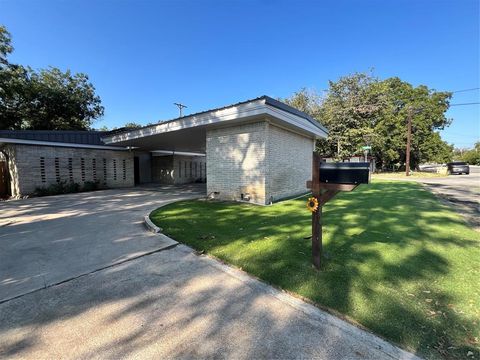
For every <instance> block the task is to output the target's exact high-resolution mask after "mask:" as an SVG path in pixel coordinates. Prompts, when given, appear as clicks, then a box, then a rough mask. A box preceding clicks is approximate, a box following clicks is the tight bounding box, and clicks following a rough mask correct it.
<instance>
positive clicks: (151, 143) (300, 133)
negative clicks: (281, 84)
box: [0, 96, 327, 204]
mask: <svg viewBox="0 0 480 360" xmlns="http://www.w3.org/2000/svg"><path fill="white" fill-rule="evenodd" d="M326 136H327V130H326V129H325V128H324V127H323V126H322V125H321V124H319V123H318V122H317V121H316V120H315V119H313V118H311V117H310V116H309V115H307V114H305V113H304V112H301V111H299V110H297V109H295V108H293V107H291V106H288V105H286V104H284V103H282V102H280V101H277V100H275V99H272V98H270V97H268V96H262V97H259V98H256V99H252V100H247V101H243V102H239V103H237V104H233V105H229V106H224V107H221V108H217V109H213V110H208V111H204V112H200V113H196V114H191V115H186V116H183V117H180V118H176V119H173V120H170V121H163V122H159V123H158V124H154V125H149V126H145V127H142V128H139V129H125V130H117V131H112V132H98V131H8V130H1V131H0V176H2V175H1V174H4V175H3V178H4V182H5V179H6V182H7V184H6V186H5V187H6V188H7V191H8V193H9V195H12V196H23V195H28V194H31V193H33V192H34V191H35V189H36V188H38V187H45V186H48V185H50V184H54V183H57V182H60V181H71V182H77V183H79V184H82V183H84V182H87V181H93V182H98V183H99V184H100V185H103V186H105V187H109V188H116V187H128V186H134V185H136V184H142V183H167V184H184V183H192V182H206V195H209V196H210V197H214V198H218V199H226V200H243V201H250V202H253V203H257V204H269V203H272V202H274V201H277V200H280V199H283V198H287V197H291V196H295V195H299V194H302V193H305V192H306V191H307V189H306V181H307V180H309V179H310V178H311V172H312V154H313V151H314V149H315V140H316V139H319V138H324V137H326ZM2 162H3V164H4V165H3V169H4V170H3V172H2V170H1V169H2V166H1V164H2ZM0 182H1V179H0ZM0 191H1V186H0ZM0 195H1V194H0Z"/></svg>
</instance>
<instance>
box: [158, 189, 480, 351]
mask: <svg viewBox="0 0 480 360" xmlns="http://www.w3.org/2000/svg"><path fill="white" fill-rule="evenodd" d="M406 200H407V201H406ZM180 205H181V206H177V207H175V216H172V218H169V217H168V214H169V212H168V210H166V211H165V214H167V217H166V218H165V221H161V225H162V226H163V227H164V228H165V229H166V231H167V232H168V233H170V234H171V235H172V236H173V237H174V238H176V239H177V240H180V241H185V242H186V243H187V244H189V245H192V246H194V247H195V248H197V249H201V250H206V251H208V252H210V253H212V254H213V255H215V256H218V257H220V258H222V259H224V260H226V261H228V262H231V263H233V264H235V265H237V266H241V267H242V268H243V269H245V270H246V271H248V272H250V273H252V274H254V275H256V276H259V277H260V278H262V279H263V280H265V281H267V282H269V283H272V284H275V285H277V286H280V287H281V288H284V289H286V290H290V291H293V292H295V293H298V294H300V295H302V296H305V297H307V298H309V299H311V300H313V301H314V302H316V303H317V304H320V305H321V306H326V307H328V308H330V309H334V310H336V311H339V312H340V313H342V314H345V315H347V316H348V317H349V318H351V319H354V320H356V321H358V322H360V323H361V324H362V325H364V326H366V327H367V328H369V329H371V330H373V331H374V332H375V333H377V334H380V335H382V336H384V337H386V338H388V339H390V340H393V341H394V342H396V343H398V344H401V345H403V346H407V347H408V348H409V349H410V350H414V351H417V352H418V353H419V354H421V355H424V356H434V357H435V356H438V355H439V354H440V355H442V356H445V357H465V355H466V354H467V352H468V351H472V352H473V353H474V354H479V352H478V343H477V344H476V343H475V341H476V340H475V336H478V334H476V333H475V332H476V331H478V324H476V323H475V319H473V318H472V317H470V316H468V315H466V314H462V311H461V309H458V308H457V303H458V302H459V300H460V301H461V299H458V298H457V297H456V294H455V291H449V289H448V290H446V286H443V287H442V286H441V284H439V279H442V278H445V277H448V276H449V274H450V273H451V271H452V270H453V269H452V264H451V258H450V257H449V252H450V251H457V250H458V249H465V250H466V249H467V248H471V249H472V250H473V249H474V248H475V247H477V246H478V242H477V241H475V240H473V239H465V238H462V237H461V236H453V235H452V234H451V233H449V232H448V231H445V226H446V224H448V226H450V227H452V228H453V227H455V226H464V222H463V221H462V220H460V219H459V218H458V217H457V216H455V215H453V214H452V213H451V212H445V211H444V210H445V208H444V207H443V205H441V204H440V203H439V202H438V201H437V200H436V199H435V198H434V196H433V195H432V194H430V193H428V192H426V191H422V190H420V189H419V186H418V185H417V184H410V183H398V182H397V183H395V184H394V185H392V184H391V183H386V182H380V183H373V184H371V185H369V186H368V187H363V188H361V189H359V190H357V191H355V192H353V193H348V194H341V195H340V196H339V197H338V198H337V199H336V200H335V201H333V202H331V203H329V204H328V205H327V206H326V207H325V209H324V216H323V222H324V251H325V254H326V258H325V259H324V265H323V269H322V271H321V272H319V273H318V272H316V271H315V270H313V269H312V268H311V265H310V252H311V244H310V240H307V239H304V237H305V236H306V235H308V234H309V231H310V217H309V215H308V213H307V212H306V210H305V205H304V199H299V200H295V201H290V202H285V203H279V204H277V205H275V206H274V207H270V208H259V207H252V206H243V205H238V204H228V203H227V204H226V203H205V204H203V205H202V204H200V205H198V203H197V204H194V209H192V203H184V204H180ZM207 209H208V210H207ZM172 215H173V214H172ZM207 217H208V218H209V219H210V221H207V220H206V219H207ZM211 219H213V221H212V220H211ZM190 225H192V226H194V228H193V229H189V230H187V229H186V227H189V226H190ZM452 249H456V250H452ZM466 261H468V260H466ZM472 261H473V259H472ZM472 266H473V265H472ZM458 281H460V280H458ZM472 286H473V284H472ZM471 291H472V292H473V289H472V290H471ZM479 355H480V354H479Z"/></svg>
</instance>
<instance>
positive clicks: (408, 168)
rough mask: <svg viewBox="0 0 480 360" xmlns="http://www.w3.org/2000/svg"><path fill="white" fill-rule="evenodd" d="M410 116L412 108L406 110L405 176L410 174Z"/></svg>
mask: <svg viewBox="0 0 480 360" xmlns="http://www.w3.org/2000/svg"><path fill="white" fill-rule="evenodd" d="M412 116H413V109H412V108H410V109H409V110H408V115H407V154H406V161H405V162H406V163H405V176H410V146H411V142H412Z"/></svg>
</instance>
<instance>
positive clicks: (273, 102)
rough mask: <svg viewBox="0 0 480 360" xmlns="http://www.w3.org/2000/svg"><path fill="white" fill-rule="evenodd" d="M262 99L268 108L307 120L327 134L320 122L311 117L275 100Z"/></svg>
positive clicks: (266, 97) (267, 97) (268, 97)
mask: <svg viewBox="0 0 480 360" xmlns="http://www.w3.org/2000/svg"><path fill="white" fill-rule="evenodd" d="M263 98H264V99H265V103H266V104H268V105H270V106H273V107H276V108H277V109H280V110H283V111H286V112H289V113H291V114H294V115H297V116H300V117H302V118H304V119H306V120H308V121H309V122H310V123H312V124H313V125H315V126H316V127H318V128H319V129H320V130H322V131H324V132H325V133H326V134H328V130H327V129H326V128H325V127H324V126H323V125H322V124H320V122H318V121H317V120H316V119H314V118H313V117H311V116H310V115H308V114H307V113H304V112H303V111H300V110H298V109H295V108H294V107H292V106H290V105H287V104H285V103H284V102H281V101H278V100H275V99H273V98H271V97H270V96H267V95H264V96H263Z"/></svg>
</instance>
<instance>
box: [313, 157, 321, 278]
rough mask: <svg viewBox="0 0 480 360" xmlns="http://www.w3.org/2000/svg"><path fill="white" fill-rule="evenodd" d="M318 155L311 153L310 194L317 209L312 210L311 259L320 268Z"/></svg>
mask: <svg viewBox="0 0 480 360" xmlns="http://www.w3.org/2000/svg"><path fill="white" fill-rule="evenodd" d="M319 185H320V157H319V156H318V155H317V154H315V153H314V154H313V161H312V195H313V196H314V197H315V198H316V199H317V201H318V209H317V210H315V211H314V212H312V261H313V266H315V268H316V269H318V270H320V266H321V264H322V206H321V205H320V196H321V193H320V189H319Z"/></svg>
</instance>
